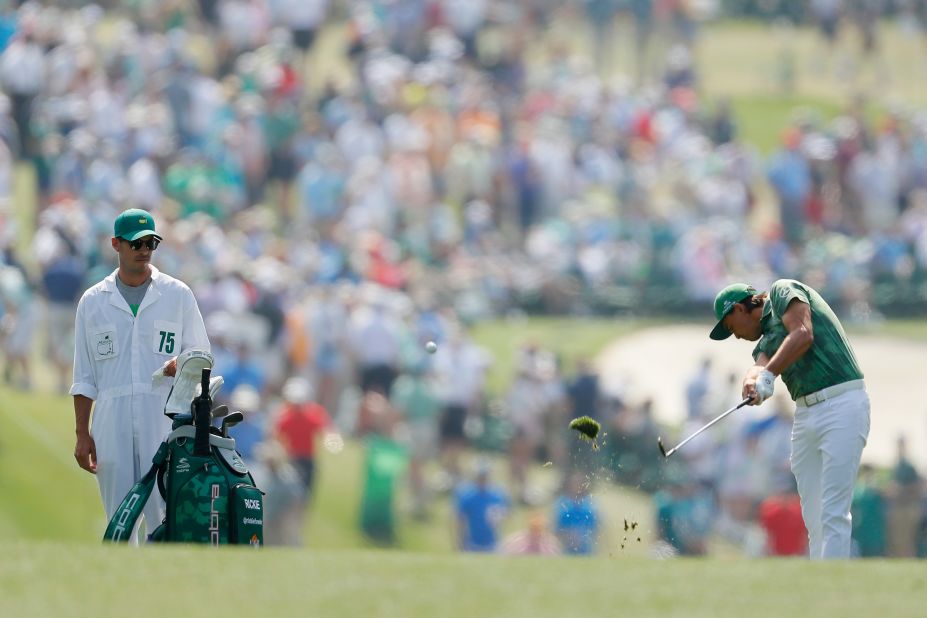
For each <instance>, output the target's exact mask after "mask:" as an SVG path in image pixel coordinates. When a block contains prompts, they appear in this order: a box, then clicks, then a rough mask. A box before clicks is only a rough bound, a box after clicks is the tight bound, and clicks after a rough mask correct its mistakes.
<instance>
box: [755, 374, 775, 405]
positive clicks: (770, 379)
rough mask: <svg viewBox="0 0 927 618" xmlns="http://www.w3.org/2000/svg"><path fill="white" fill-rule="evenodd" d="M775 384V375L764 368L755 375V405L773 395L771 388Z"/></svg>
mask: <svg viewBox="0 0 927 618" xmlns="http://www.w3.org/2000/svg"><path fill="white" fill-rule="evenodd" d="M775 384H776V376H775V374H773V372H772V371H769V370H768V369H764V370H763V371H761V372H760V375H758V376H757V377H756V405H760V404H761V403H763V402H764V401H766V400H767V399H769V398H770V397H772V395H773V388H774V387H775Z"/></svg>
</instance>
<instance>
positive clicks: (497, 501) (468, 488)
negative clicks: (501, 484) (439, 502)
mask: <svg viewBox="0 0 927 618" xmlns="http://www.w3.org/2000/svg"><path fill="white" fill-rule="evenodd" d="M509 504H510V503H509V498H508V496H507V495H506V493H505V491H504V490H502V489H500V488H497V487H491V486H490V485H489V483H488V473H486V472H481V473H480V474H479V475H478V477H477V482H476V483H475V484H471V483H466V484H464V485H461V486H460V487H458V489H457V492H456V495H455V497H454V510H455V512H456V517H457V522H458V524H459V535H458V538H459V543H460V549H462V550H463V551H473V552H492V551H495V550H496V546H497V544H498V542H499V524H500V522H501V521H502V519H503V517H505V515H506V513H507V512H508V510H509Z"/></svg>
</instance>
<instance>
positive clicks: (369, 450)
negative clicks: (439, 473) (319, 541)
mask: <svg viewBox="0 0 927 618" xmlns="http://www.w3.org/2000/svg"><path fill="white" fill-rule="evenodd" d="M395 428H396V415H395V412H394V411H393V410H392V409H391V408H389V406H388V405H386V403H385V400H384V404H383V405H382V406H379V407H378V408H377V410H376V411H375V413H374V416H373V426H372V431H371V432H370V433H369V434H368V435H367V436H366V437H365V438H364V489H363V494H362V496H361V507H360V524H361V530H362V531H363V533H364V535H365V536H366V537H367V538H368V539H369V540H370V541H372V542H373V543H375V544H377V545H394V544H396V543H397V541H398V536H397V530H396V497H395V496H396V484H397V482H398V480H399V478H400V476H401V475H402V474H403V473H404V472H405V470H406V466H407V465H408V454H407V452H406V450H405V448H403V447H402V445H400V444H399V443H398V442H397V441H396V439H395V438H394V432H395Z"/></svg>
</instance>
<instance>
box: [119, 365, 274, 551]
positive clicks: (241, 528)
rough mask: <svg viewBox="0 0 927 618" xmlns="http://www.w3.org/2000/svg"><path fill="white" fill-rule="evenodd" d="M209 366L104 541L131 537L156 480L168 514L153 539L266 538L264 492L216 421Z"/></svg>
mask: <svg viewBox="0 0 927 618" xmlns="http://www.w3.org/2000/svg"><path fill="white" fill-rule="evenodd" d="M209 372H210V370H209V369H203V382H202V390H201V393H202V394H200V395H199V396H197V397H196V398H195V399H194V400H193V403H192V404H191V412H192V413H191V414H177V415H175V416H174V417H173V427H172V431H171V433H170V435H169V436H168V438H167V440H165V441H164V442H163V443H162V444H161V446H160V447H159V448H158V451H157V453H156V454H155V456H154V458H153V459H152V466H151V468H150V469H149V470H148V472H147V473H146V474H145V476H144V477H142V478H141V479H140V480H139V481H138V482H137V483H136V484H135V485H134V486H133V487H132V489H131V490H130V491H129V493H128V495H127V496H126V497H125V499H124V500H123V501H122V503H121V504H120V505H119V508H118V509H116V513H115V514H114V515H113V518H112V519H111V520H110V522H109V525H108V526H107V528H106V532H105V533H104V535H103V540H104V541H114V542H125V541H127V540H128V538H129V536H130V535H131V533H132V529H133V528H134V527H135V524H136V522H137V521H138V518H139V516H140V515H141V513H142V510H143V509H144V507H145V503H146V502H147V501H148V498H149V496H150V495H151V492H152V489H153V487H154V484H155V483H156V482H157V485H158V490H159V491H160V492H161V496H162V497H163V498H164V501H165V503H166V505H167V516H166V517H165V519H164V521H163V522H162V523H161V525H160V526H158V527H157V528H156V529H155V530H154V531H153V532H152V533H151V534H150V535H149V537H148V538H149V540H150V541H153V542H168V543H208V544H210V545H227V544H229V545H251V546H253V547H260V546H261V545H263V544H264V498H263V492H261V490H259V489H258V488H257V487H255V484H254V479H253V478H252V476H251V473H250V472H249V471H248V468H247V466H245V463H244V462H243V461H242V459H241V456H240V455H239V454H238V452H237V451H236V450H235V440H234V439H232V438H228V437H226V436H224V435H221V434H219V432H218V430H217V429H216V428H215V427H212V424H211V410H212V399H211V397H210V394H209ZM236 414H239V413H236Z"/></svg>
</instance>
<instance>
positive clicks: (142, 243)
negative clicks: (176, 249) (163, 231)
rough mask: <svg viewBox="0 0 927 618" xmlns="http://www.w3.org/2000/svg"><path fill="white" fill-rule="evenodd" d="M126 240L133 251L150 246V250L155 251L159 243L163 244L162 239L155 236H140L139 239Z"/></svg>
mask: <svg viewBox="0 0 927 618" xmlns="http://www.w3.org/2000/svg"><path fill="white" fill-rule="evenodd" d="M123 240H125V239H123ZM126 242H127V243H129V246H130V247H132V250H133V251H141V250H142V247H148V250H149V251H154V250H155V249H157V248H158V245H160V244H161V241H160V240H158V239H157V238H155V237H154V236H152V237H151V238H148V239H142V238H139V239H138V240H126Z"/></svg>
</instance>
